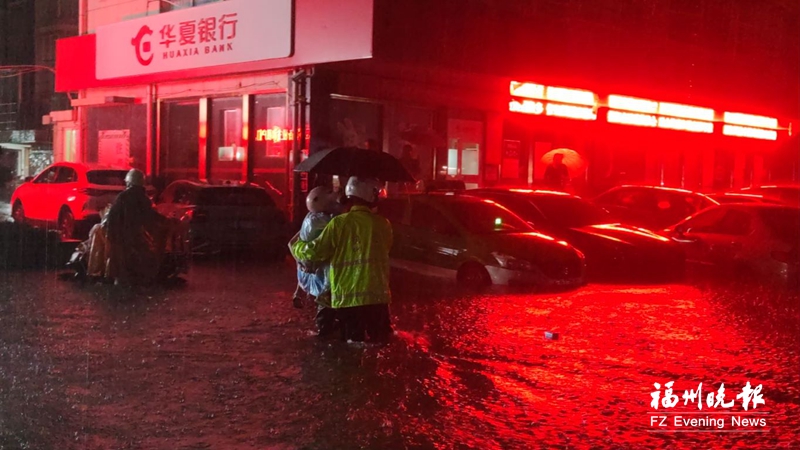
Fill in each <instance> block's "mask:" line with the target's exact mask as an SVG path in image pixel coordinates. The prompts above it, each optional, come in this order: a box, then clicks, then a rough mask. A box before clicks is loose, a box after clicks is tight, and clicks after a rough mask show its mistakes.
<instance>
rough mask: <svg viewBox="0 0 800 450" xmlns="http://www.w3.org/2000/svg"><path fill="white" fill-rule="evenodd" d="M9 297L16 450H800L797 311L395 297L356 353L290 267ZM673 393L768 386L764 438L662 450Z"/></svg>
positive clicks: (638, 300)
mask: <svg viewBox="0 0 800 450" xmlns="http://www.w3.org/2000/svg"><path fill="white" fill-rule="evenodd" d="M0 278H2V280H0V449H3V450H5V449H26V448H28V449H73V448H74V449H108V448H115V449H251V448H259V449H261V448H270V449H295V448H311V449H316V448H319V449H328V448H347V449H349V448H385V449H389V448H392V449H393V448H437V449H449V448H477V449H494V448H623V449H627V448H631V449H633V448H653V449H655V448H793V446H794V448H796V445H797V444H796V443H797V442H800V357H799V356H798V349H800V331H798V327H797V324H798V323H800V308H799V307H798V298H797V296H795V295H790V294H788V293H781V292H775V291H767V290H761V289H750V288H748V289H742V288H740V287H737V286H727V287H725V288H720V287H697V286H686V285H677V284H676V285H664V286H612V285H590V286H587V287H584V288H582V289H580V290H577V291H572V292H565V293H555V294H553V293H551V294H525V293H509V292H491V293H487V294H484V295H477V296H474V295H467V294H460V293H458V292H454V291H453V290H452V289H450V288H449V287H447V286H440V285H438V284H437V283H428V282H422V281H421V280H417V279H414V280H407V279H396V280H395V282H396V283H395V302H394V304H393V314H394V316H395V325H396V328H397V331H398V333H397V339H396V341H395V342H393V343H392V344H391V345H389V346H388V347H385V348H353V347H350V346H347V345H345V344H340V343H335V342H333V343H332V342H321V341H318V340H317V339H316V338H315V337H314V336H312V335H311V333H310V332H311V329H312V327H311V317H312V312H311V310H310V309H305V310H296V309H293V308H292V307H291V301H290V296H291V292H292V288H293V286H294V285H293V281H292V278H293V273H292V269H291V266H290V265H288V264H286V265H275V266H263V267H252V266H251V265H247V264H237V263H234V262H220V263H205V264H200V265H196V266H195V267H193V269H192V272H191V273H190V275H189V276H188V282H187V283H186V284H185V285H177V286H173V287H170V288H151V289H146V290H142V291H140V292H136V293H123V292H121V291H119V290H116V289H114V288H113V287H110V286H94V285H85V286H80V285H78V284H75V283H73V282H65V281H61V280H59V279H58V277H57V274H56V273H55V272H52V271H30V272H0ZM545 331H551V332H556V333H558V339H557V340H548V339H545V337H544V333H545ZM669 381H675V389H676V393H677V394H678V395H679V396H680V395H681V394H682V393H683V391H684V389H694V388H696V387H697V383H699V382H703V386H704V387H708V388H707V389H714V390H716V389H717V388H718V386H719V384H720V383H723V382H724V383H725V386H726V388H727V389H728V390H727V394H728V399H733V398H734V397H735V395H736V394H737V393H738V392H739V391H740V389H741V386H742V385H744V383H745V382H747V381H749V382H750V383H751V384H752V385H753V386H755V385H757V384H763V391H762V394H763V398H764V400H765V401H766V403H765V404H764V405H759V406H758V409H757V411H758V412H762V413H766V414H765V415H764V416H763V417H766V418H767V421H768V427H766V430H765V432H756V433H739V432H736V433H654V432H652V429H651V428H650V427H649V420H650V416H649V415H648V413H650V412H653V410H652V409H651V408H650V393H651V392H652V391H653V390H654V389H653V383H655V382H657V383H660V384H661V385H663V384H664V383H666V382H669ZM712 386H713V387H712ZM704 392H706V391H704ZM680 405H683V400H681V402H680ZM681 407H682V406H681ZM685 408H687V409H683V411H692V408H691V407H685ZM733 409H734V410H736V411H741V406H740V402H739V401H737V403H736V405H735V406H734V408H733ZM694 410H695V411H696V409H694ZM703 411H706V410H705V409H704V410H703ZM751 411H756V410H752V408H751Z"/></svg>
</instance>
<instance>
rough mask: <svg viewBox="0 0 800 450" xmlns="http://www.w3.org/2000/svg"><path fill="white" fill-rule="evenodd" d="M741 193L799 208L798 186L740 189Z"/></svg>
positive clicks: (799, 193)
mask: <svg viewBox="0 0 800 450" xmlns="http://www.w3.org/2000/svg"><path fill="white" fill-rule="evenodd" d="M740 192H741V193H745V194H756V195H760V196H762V197H764V198H766V199H769V200H773V201H776V202H780V203H782V204H785V205H789V206H800V185H797V184H779V185H774V184H772V185H761V186H752V187H746V188H742V189H741V191H740Z"/></svg>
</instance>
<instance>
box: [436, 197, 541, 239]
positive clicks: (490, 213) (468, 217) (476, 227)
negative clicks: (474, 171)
mask: <svg viewBox="0 0 800 450" xmlns="http://www.w3.org/2000/svg"><path fill="white" fill-rule="evenodd" d="M441 205H442V206H443V207H444V209H446V210H447V212H449V213H450V214H451V215H452V216H453V217H454V218H455V219H456V220H457V221H458V222H459V223H460V224H461V226H463V227H464V228H466V229H467V231H469V232H470V233H472V234H491V233H503V232H505V233H524V232H527V231H531V230H532V228H531V226H530V225H528V224H527V223H526V222H525V221H524V220H522V219H520V218H519V217H517V216H516V215H514V213H512V212H511V211H509V210H507V209H505V208H503V207H502V206H500V205H498V204H497V203H495V202H493V201H491V200H474V201H473V200H469V201H467V200H466V199H461V200H459V201H444V202H441Z"/></svg>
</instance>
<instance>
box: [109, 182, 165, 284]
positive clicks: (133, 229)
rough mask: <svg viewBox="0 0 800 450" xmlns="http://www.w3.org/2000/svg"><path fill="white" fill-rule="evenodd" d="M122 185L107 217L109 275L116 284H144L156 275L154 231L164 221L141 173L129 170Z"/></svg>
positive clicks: (157, 260) (157, 262)
mask: <svg viewBox="0 0 800 450" xmlns="http://www.w3.org/2000/svg"><path fill="white" fill-rule="evenodd" d="M125 186H126V187H125V190H124V191H122V192H121V193H120V194H119V195H118V196H117V198H116V200H114V203H113V204H112V205H111V208H110V209H109V211H108V216H107V217H106V221H107V229H108V231H107V234H108V243H109V247H110V248H111V254H110V257H111V258H110V261H109V264H110V270H111V275H112V276H114V277H115V278H116V279H115V284H128V285H129V284H147V283H151V282H152V281H154V280H155V278H156V275H158V270H159V266H160V258H159V257H160V254H159V253H160V252H159V251H158V250H157V249H156V247H157V245H156V243H155V242H154V233H153V231H154V230H155V229H156V228H157V227H159V226H161V225H162V223H163V222H164V218H163V217H162V216H161V215H160V214H158V213H157V212H156V211H155V209H153V204H152V202H151V201H150V198H148V197H147V192H146V191H145V187H144V173H142V172H141V171H140V170H137V169H131V170H130V171H129V172H128V174H127V175H126V176H125Z"/></svg>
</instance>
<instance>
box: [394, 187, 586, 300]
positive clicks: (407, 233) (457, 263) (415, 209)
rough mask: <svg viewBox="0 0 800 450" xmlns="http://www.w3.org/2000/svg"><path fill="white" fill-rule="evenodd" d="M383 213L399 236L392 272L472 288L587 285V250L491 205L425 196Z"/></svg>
mask: <svg viewBox="0 0 800 450" xmlns="http://www.w3.org/2000/svg"><path fill="white" fill-rule="evenodd" d="M378 211H379V213H381V214H383V215H384V216H385V217H387V218H388V219H389V221H390V222H391V223H392V226H393V229H394V245H393V247H392V252H391V258H392V267H395V268H399V269H403V270H407V271H411V272H416V273H420V274H424V275H429V276H438V277H443V278H449V279H452V280H455V281H457V282H458V283H459V284H460V285H462V286H464V287H467V288H471V289H478V288H481V287H485V286H488V285H490V284H497V285H512V286H513V285H517V286H520V285H524V286H542V287H555V286H577V285H580V284H583V283H584V276H585V263H584V257H583V255H582V254H581V252H580V251H578V250H576V249H575V248H574V247H572V246H571V245H569V244H568V243H567V242H565V241H563V240H560V239H556V238H554V237H551V236H548V235H546V234H542V233H539V232H536V231H535V230H534V229H533V228H531V227H530V226H529V225H528V224H527V223H526V222H525V221H524V220H522V219H521V218H519V217H518V216H517V215H515V214H514V213H512V212H511V211H509V210H508V209H506V208H504V207H502V206H500V205H498V204H497V203H495V202H493V201H491V200H485V199H479V198H477V197H473V196H468V195H452V194H438V193H431V194H420V195H411V196H409V197H406V198H402V199H387V200H383V201H381V202H380V203H379V205H378Z"/></svg>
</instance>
